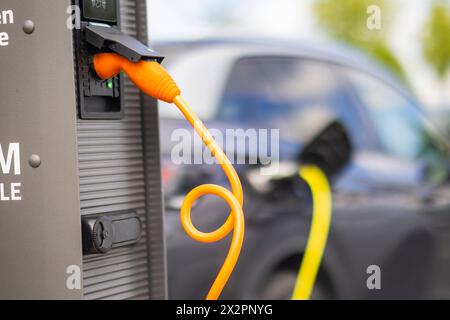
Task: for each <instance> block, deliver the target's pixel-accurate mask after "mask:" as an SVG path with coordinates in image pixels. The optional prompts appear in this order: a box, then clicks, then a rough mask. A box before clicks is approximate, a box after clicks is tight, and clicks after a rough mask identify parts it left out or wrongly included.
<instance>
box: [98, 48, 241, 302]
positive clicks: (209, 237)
mask: <svg viewBox="0 0 450 320" xmlns="http://www.w3.org/2000/svg"><path fill="white" fill-rule="evenodd" d="M94 69H95V71H96V72H97V75H98V76H99V77H100V78H101V79H109V78H112V77H114V76H115V75H117V74H118V73H120V72H121V71H123V72H125V73H126V74H127V75H128V77H129V78H130V80H131V81H132V82H133V83H134V84H135V85H136V86H137V87H138V88H139V89H140V90H142V91H143V92H144V93H145V94H147V95H149V96H151V97H154V98H156V99H159V100H162V101H165V102H168V103H174V104H175V105H176V106H177V107H178V109H179V110H180V111H181V113H182V114H183V115H184V117H185V118H186V120H187V121H189V123H190V124H191V125H192V127H193V128H194V129H195V131H196V132H197V133H198V134H199V135H200V137H201V138H202V140H203V142H204V143H205V145H206V146H207V147H208V148H209V150H210V151H211V153H212V155H213V156H214V157H215V158H216V159H217V161H218V163H219V164H220V166H221V167H222V169H223V171H224V172H225V174H226V176H227V178H228V181H229V182H230V185H231V189H232V192H230V191H229V190H228V189H226V188H224V187H221V186H218V185H214V184H204V185H200V186H198V187H196V188H194V189H193V190H191V191H190V192H189V193H188V194H187V195H186V198H185V199H184V201H183V204H182V206H181V212H180V217H181V223H182V225H183V228H184V230H185V231H186V233H187V234H188V235H189V236H190V237H191V238H193V239H195V240H197V241H199V242H204V243H211V242H216V241H219V240H221V239H223V238H224V237H226V236H227V235H228V234H229V233H230V232H231V231H232V230H234V231H233V238H232V240H231V245H230V249H229V251H228V255H227V257H226V259H225V261H224V263H223V265H222V268H221V269H220V271H219V273H218V275H217V277H216V280H215V281H214V283H213V285H212V286H211V289H210V290H209V293H208V295H207V296H206V299H207V300H217V299H218V298H219V296H220V294H221V292H222V290H223V288H224V287H225V285H226V283H227V282H228V279H229V278H230V275H231V273H232V272H233V269H234V267H235V265H236V262H237V260H238V258H239V255H240V252H241V248H242V243H243V240H244V230H245V223H244V213H243V211H242V204H243V191H242V185H241V181H240V180H239V176H238V175H237V173H236V171H235V170H234V168H233V166H232V164H231V162H230V160H229V159H228V158H227V156H226V155H225V153H224V152H223V150H222V148H221V147H220V146H219V145H218V144H217V142H216V141H215V140H214V138H213V137H212V136H211V134H210V133H209V131H208V129H207V128H206V127H205V126H204V125H203V123H202V122H201V121H200V119H199V118H198V117H197V115H196V114H195V113H194V112H193V111H192V110H191V108H190V107H189V106H188V104H187V103H186V101H184V99H183V98H182V97H181V95H180V94H181V91H180V89H179V88H178V86H177V85H176V83H175V81H174V80H173V79H172V77H171V76H170V75H169V74H168V73H167V71H166V70H165V69H164V68H163V67H162V66H161V65H160V64H159V63H157V62H155V61H140V62H137V63H133V62H130V61H129V60H127V59H126V58H124V57H122V56H120V55H118V54H115V53H99V54H96V55H95V56H94ZM206 194H212V195H216V196H219V197H221V198H223V199H224V200H225V201H226V202H227V203H228V205H229V206H230V208H231V213H230V215H229V216H228V219H227V220H226V221H225V223H224V224H223V225H222V226H221V227H220V228H218V229H216V230H215V231H212V232H208V233H205V232H201V231H199V230H198V229H197V228H196V227H195V226H194V225H193V223H192V220H191V208H192V205H193V203H194V202H195V201H196V200H197V199H198V198H200V197H201V196H203V195H206Z"/></svg>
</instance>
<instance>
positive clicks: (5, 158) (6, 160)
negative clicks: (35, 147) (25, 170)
mask: <svg viewBox="0 0 450 320" xmlns="http://www.w3.org/2000/svg"><path fill="white" fill-rule="evenodd" d="M5 152H6V153H5ZM13 166H14V174H15V175H16V176H17V175H20V144H19V143H18V142H15V143H10V144H9V146H8V150H5V151H4V150H3V149H2V145H1V144H0V170H1V171H0V173H3V174H10V172H11V167H13Z"/></svg>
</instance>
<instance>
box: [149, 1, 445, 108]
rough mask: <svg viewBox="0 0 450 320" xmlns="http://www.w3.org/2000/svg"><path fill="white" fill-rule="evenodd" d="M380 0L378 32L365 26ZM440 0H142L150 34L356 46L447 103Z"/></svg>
mask: <svg viewBox="0 0 450 320" xmlns="http://www.w3.org/2000/svg"><path fill="white" fill-rule="evenodd" d="M369 5H378V6H380V8H381V10H382V12H381V14H382V25H381V30H380V31H374V30H368V29H367V27H366V20H367V17H368V15H367V13H366V8H367V7H368V6H369ZM449 6H450V2H449V1H446V0H435V1H433V0H381V1H380V0H371V1H366V0H343V1H336V0H329V1H319V0H302V1H300V0H278V1H274V0H228V1H224V0H191V1H183V0H148V10H149V13H148V15H149V30H150V40H151V41H160V40H189V39H191V40H192V39H199V38H205V37H221V36H238V37H272V38H283V39H290V40H292V41H304V40H307V41H314V42H315V43H318V42H319V43H320V42H329V41H337V42H343V43H345V44H348V45H350V46H353V47H356V48H358V49H360V50H362V51H364V52H366V53H367V54H369V55H370V56H372V57H374V58H375V59H377V60H379V61H380V62H382V63H384V64H385V65H386V66H387V67H389V68H390V69H391V70H393V71H394V72H396V73H397V74H398V75H399V76H401V77H402V78H403V79H404V80H405V82H407V83H408V84H409V85H410V86H411V87H412V88H413V90H414V91H415V92H416V94H417V95H418V96H419V98H420V99H421V100H422V101H423V103H424V104H425V105H426V107H427V108H429V109H430V110H432V111H436V110H439V109H441V108H449V105H450V90H449V89H450V81H449V73H448V69H449V67H450V43H449V41H448V35H449V34H450V13H449Z"/></svg>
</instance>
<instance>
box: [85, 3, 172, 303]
mask: <svg viewBox="0 0 450 320" xmlns="http://www.w3.org/2000/svg"><path fill="white" fill-rule="evenodd" d="M120 3H121V23H122V25H121V28H122V30H123V31H124V32H126V33H128V34H130V35H132V36H135V37H136V36H137V35H138V34H137V33H138V30H137V24H136V3H138V5H139V1H137V2H136V1H135V0H121V1H120ZM144 8H145V7H144ZM154 120H155V121H156V119H154ZM156 133H157V131H156ZM156 147H158V146H157V145H156ZM144 152H145V150H144V143H143V128H142V113H141V96H140V94H139V92H138V90H137V89H136V88H135V87H134V86H133V85H132V84H131V83H130V82H129V80H128V79H126V86H125V118H124V119H123V120H101V121H96V120H78V153H79V174H80V193H81V194H80V199H81V215H90V214H97V213H107V212H113V211H120V210H127V209H133V210H135V211H136V212H137V213H138V214H139V215H140V217H141V219H142V222H143V226H144V234H143V236H142V238H141V241H140V243H139V244H137V245H135V246H131V247H122V248H118V249H115V250H112V251H111V252H110V253H108V254H106V255H89V256H85V257H84V259H83V279H84V283H83V285H84V297H85V298H86V299H149V298H153V297H154V294H153V295H152V291H153V289H152V285H151V281H150V280H149V277H150V275H151V272H152V271H151V269H152V266H151V264H152V262H153V261H152V260H151V259H150V255H151V254H150V253H151V250H152V248H149V246H148V243H147V241H148V239H149V238H150V237H149V236H148V235H147V229H148V226H150V227H151V226H152V225H150V224H149V223H148V222H147V217H148V216H149V210H148V208H147V207H148V205H149V203H151V202H149V201H151V200H149V199H147V198H148V195H147V194H148V192H149V186H147V185H146V180H145V174H146V172H147V169H146V168H145V167H146V166H145V163H146V162H145V161H144ZM151 156H153V157H155V156H156V157H158V153H157V152H156V154H155V153H153V154H151ZM154 162H155V163H156V164H157V165H156V172H159V171H158V170H159V160H158V158H156V160H155V161H154ZM156 180H157V181H159V177H156ZM156 185H158V184H156ZM150 188H151V187H150ZM156 194H160V190H156ZM157 197H158V196H156V199H155V200H156V207H155V208H153V211H154V212H155V213H156V214H157V215H159V217H158V218H157V219H159V220H160V221H159V222H161V221H162V220H161V219H162V218H161V217H160V216H161V206H160V202H161V200H160V199H157ZM158 208H159V209H158ZM158 212H159V214H158ZM150 216H151V214H150ZM158 226H159V229H162V226H161V223H159V225H158ZM158 226H155V228H158ZM150 233H151V231H150ZM159 234H161V233H160V231H159ZM160 246H162V244H161V245H160ZM159 250H160V249H159ZM162 258H163V256H162ZM162 265H164V264H162ZM155 268H156V271H159V272H160V271H161V268H160V267H155ZM158 276H160V277H161V274H158ZM162 278H163V279H164V277H162ZM163 282H164V281H163ZM157 290H160V289H158V288H157ZM163 295H164V294H163Z"/></svg>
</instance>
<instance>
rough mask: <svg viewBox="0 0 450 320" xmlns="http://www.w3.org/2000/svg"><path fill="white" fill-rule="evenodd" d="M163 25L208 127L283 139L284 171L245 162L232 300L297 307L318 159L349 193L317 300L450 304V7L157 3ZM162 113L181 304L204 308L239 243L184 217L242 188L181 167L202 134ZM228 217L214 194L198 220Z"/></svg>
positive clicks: (162, 39) (339, 208)
mask: <svg viewBox="0 0 450 320" xmlns="http://www.w3.org/2000/svg"><path fill="white" fill-rule="evenodd" d="M148 16H149V30H150V35H149V36H150V42H151V43H152V45H154V46H155V47H156V49H157V50H158V51H160V52H161V53H163V54H164V55H165V56H166V60H165V62H164V65H165V67H166V68H168V70H169V71H170V72H171V74H172V75H173V76H174V77H175V79H176V80H177V81H178V82H179V84H180V86H181V88H182V90H183V94H184V95H185V96H186V97H187V100H189V101H190V102H191V104H192V106H193V107H194V110H195V111H196V112H197V113H198V114H199V115H200V117H201V118H202V119H203V120H205V123H206V125H207V126H208V127H211V128H215V129H219V131H221V132H224V131H225V130H226V129H229V128H244V129H247V128H255V129H262V128H268V129H272V128H275V129H280V141H279V143H280V146H279V147H280V150H279V151H280V156H281V157H280V159H279V160H280V163H279V168H280V170H278V172H277V173H276V174H274V175H271V176H262V175H261V173H260V171H259V164H257V165H240V166H237V171H238V174H239V175H240V177H241V179H242V182H243V186H244V192H245V199H244V210H245V213H246V223H247V233H246V241H245V245H244V249H243V252H242V256H241V259H240V261H239V263H238V265H237V267H236V270H235V272H234V273H233V275H232V278H231V279H230V283H229V285H228V286H227V288H226V290H225V291H224V295H223V298H233V299H289V298H290V297H291V294H292V290H293V286H294V283H295V279H296V277H297V272H298V268H299V265H300V261H301V259H302V257H303V252H304V248H305V244H306V239H307V235H308V231H309V226H310V220H311V208H312V203H311V194H310V191H309V189H308V187H307V186H306V185H305V183H304V182H303V181H301V179H300V178H299V177H298V175H297V168H298V166H299V165H300V164H301V163H304V162H308V163H313V164H316V165H318V166H320V167H321V168H322V169H323V170H324V171H325V172H326V174H327V175H328V177H329V179H330V181H331V183H332V188H333V222H332V227H331V233H330V238H329V241H328V247H327V250H326V252H325V257H324V261H323V264H322V267H321V270H320V271H319V276H318V279H317V282H316V285H315V289H314V292H313V298H314V299H379V298H383V299H403V298H407V299H408V298H411V299H417V298H444V299H449V298H450V272H448V270H450V269H449V267H450V183H449V182H450V179H449V171H450V170H449V169H450V157H449V154H450V153H449V150H450V149H449V143H448V142H449V141H450V90H449V89H450V72H449V69H450V1H442V0H436V1H433V0H430V1H424V0H389V1H388V0H301V1H300V0H277V1H275V0H239V1H238V0H190V1H183V0H148ZM160 106H161V107H160V117H161V137H162V138H161V149H162V164H163V167H162V173H163V183H164V194H165V206H166V231H167V247H168V270H169V297H170V298H178V299H180V298H181V299H201V298H203V297H204V295H205V294H206V292H207V290H208V289H209V285H210V284H211V282H212V281H213V279H214V277H215V275H216V273H217V271H218V269H219V267H220V265H221V263H222V262H223V259H224V258H225V255H226V252H227V248H228V245H229V240H230V239H229V237H228V238H227V239H224V240H222V241H220V242H219V243H213V244H198V243H196V242H195V241H193V240H191V239H189V238H188V237H187V236H186V235H185V233H184V231H183V230H182V228H181V225H180V222H179V207H180V205H181V201H182V199H183V197H184V195H185V194H186V193H187V192H188V191H189V190H190V189H191V188H193V187H195V186H197V185H199V184H203V183H208V182H211V183H219V184H222V185H227V181H226V179H225V178H224V176H223V175H222V173H221V172H220V170H219V168H217V167H216V166H211V165H201V164H197V165H195V164H191V165H174V163H173V157H171V156H172V151H173V150H174V149H173V148H174V144H173V142H174V141H173V140H172V139H171V137H172V134H173V132H174V130H176V129H179V128H185V129H186V130H188V129H189V126H188V125H186V124H185V121H184V120H183V119H182V118H181V117H180V116H179V115H178V113H177V112H176V110H172V109H171V108H170V106H167V105H164V104H161V105H160ZM323 119H327V121H325V122H324V121H323ZM319 120H320V121H319ZM305 131H306V132H309V133H310V134H309V135H305V134H304V132H305ZM250 149H251V148H249V150H250ZM249 150H247V149H246V151H245V154H244V157H245V158H247V157H251V156H252V154H250V153H249ZM227 215H228V208H227V206H226V205H225V204H224V203H223V201H221V200H220V199H215V198H213V197H206V198H202V199H201V200H200V201H198V203H196V207H195V208H194V210H193V220H194V223H196V225H197V226H198V227H199V229H201V230H205V231H212V230H215V229H216V228H217V227H219V226H220V225H221V224H222V223H223V221H225V219H226V217H227ZM371 266H376V267H377V268H379V270H380V272H381V274H380V277H381V278H380V279H381V280H380V279H378V278H377V279H378V280H380V281H381V283H370V281H373V280H374V278H371V277H370V276H371V274H370V272H369V271H368V270H373V268H372V267H371ZM375 282H377V281H375Z"/></svg>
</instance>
